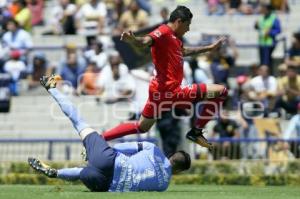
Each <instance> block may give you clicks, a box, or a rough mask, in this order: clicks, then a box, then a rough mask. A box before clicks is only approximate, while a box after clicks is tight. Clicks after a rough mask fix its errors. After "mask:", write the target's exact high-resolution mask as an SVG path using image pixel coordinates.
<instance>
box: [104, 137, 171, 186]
mask: <svg viewBox="0 0 300 199" xmlns="http://www.w3.org/2000/svg"><path fill="white" fill-rule="evenodd" d="M142 144H143V149H142V150H141V151H139V152H138V150H132V149H135V148H137V147H136V146H137V143H136V142H135V143H126V144H125V145H124V144H121V145H122V146H121V145H120V146H121V149H120V150H118V146H114V148H115V150H116V151H117V157H116V159H115V165H114V176H113V180H112V183H111V185H110V189H109V191H112V192H123V191H164V190H166V189H167V188H168V186H169V183H170V179H171V165H170V162H169V160H168V158H167V157H166V156H165V155H164V154H163V153H162V152H161V150H160V149H159V148H158V147H156V146H155V145H154V144H152V143H148V142H143V143H142ZM119 148H120V147H119ZM126 148H128V150H127V151H126Z"/></svg>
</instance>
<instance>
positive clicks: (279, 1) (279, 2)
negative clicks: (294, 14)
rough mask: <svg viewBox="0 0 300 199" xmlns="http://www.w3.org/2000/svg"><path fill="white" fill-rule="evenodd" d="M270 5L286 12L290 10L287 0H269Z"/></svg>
mask: <svg viewBox="0 0 300 199" xmlns="http://www.w3.org/2000/svg"><path fill="white" fill-rule="evenodd" d="M271 5H272V6H273V8H274V9H275V10H277V11H280V12H282V13H288V12H289V11H290V8H289V2H288V0H271Z"/></svg>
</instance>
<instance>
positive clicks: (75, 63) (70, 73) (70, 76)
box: [58, 53, 86, 89]
mask: <svg viewBox="0 0 300 199" xmlns="http://www.w3.org/2000/svg"><path fill="white" fill-rule="evenodd" d="M79 60H80V59H79V57H78V55H77V54H76V53H69V54H67V60H66V62H63V63H62V65H61V66H60V71H59V72H58V74H60V75H61V77H62V78H63V80H64V83H66V85H68V86H70V87H71V88H73V89H76V88H77V86H78V83H79V81H80V78H81V75H82V74H83V73H84V71H85V67H86V66H85V63H84V62H80V61H79Z"/></svg>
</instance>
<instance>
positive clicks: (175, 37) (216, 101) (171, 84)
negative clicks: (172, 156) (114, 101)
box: [102, 6, 227, 148]
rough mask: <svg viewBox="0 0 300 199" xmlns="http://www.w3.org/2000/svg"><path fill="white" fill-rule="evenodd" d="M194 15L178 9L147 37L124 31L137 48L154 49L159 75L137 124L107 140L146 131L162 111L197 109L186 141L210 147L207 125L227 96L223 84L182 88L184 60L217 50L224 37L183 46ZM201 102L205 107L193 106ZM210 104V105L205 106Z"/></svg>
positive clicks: (111, 132) (107, 134)
mask: <svg viewBox="0 0 300 199" xmlns="http://www.w3.org/2000/svg"><path fill="white" fill-rule="evenodd" d="M192 17H193V14H192V13H191V11H190V10H189V9H188V8H187V7H185V6H178V7H177V8H176V9H175V10H174V11H173V12H172V13H171V15H170V19H169V22H168V23H167V24H163V25H161V26H159V27H158V28H157V29H155V30H154V31H153V32H151V33H150V34H148V35H146V36H144V37H136V36H134V34H133V33H132V32H131V31H128V32H123V33H122V35H121V40H122V41H124V42H128V43H130V44H132V45H135V46H138V47H151V55H152V60H153V64H154V65H155V69H156V72H157V74H156V76H155V77H154V78H153V79H152V80H151V81H150V85H149V97H148V101H147V103H146V105H145V107H144V110H143V112H142V116H141V118H140V120H139V121H138V122H135V123H133V122H130V123H129V122H128V123H122V124H120V125H118V126H117V127H115V128H113V129H110V130H108V131H106V132H104V133H102V136H103V137H104V139H105V140H111V139H115V138H117V137H121V136H125V135H129V134H135V133H144V132H147V131H148V130H149V129H150V128H151V127H152V125H153V124H154V123H155V122H156V119H158V118H159V117H160V116H161V113H162V112H163V111H170V110H172V108H174V107H176V108H184V109H186V108H195V107H196V109H195V110H196V114H197V119H196V121H195V124H194V127H193V128H192V129H191V130H190V131H189V132H188V133H187V134H186V138H187V139H189V140H191V141H193V142H195V143H198V144H199V145H201V146H203V147H207V148H211V147H212V145H211V144H210V143H208V141H207V140H206V139H205V137H204V136H203V128H204V126H205V125H206V123H207V122H208V121H209V120H210V119H212V118H213V116H214V114H212V113H217V112H218V109H219V106H220V105H221V104H222V102H223V101H224V100H225V98H226V96H227V89H226V88H225V87H224V86H223V85H216V84H211V85H206V84H192V85H189V86H181V82H182V79H183V57H184V56H189V55H195V54H199V53H204V52H208V51H211V50H215V49H218V48H219V47H220V46H221V45H222V43H223V42H224V40H225V38H224V37H221V38H220V39H218V40H217V41H216V42H215V43H213V44H211V45H208V46H201V47H193V48H188V47H183V43H182V36H183V35H184V34H185V33H186V32H187V31H189V26H190V24H191V20H192ZM198 102H201V103H202V104H203V105H202V106H201V107H200V108H199V107H197V106H194V105H195V104H197V103H198ZM203 102H207V103H203Z"/></svg>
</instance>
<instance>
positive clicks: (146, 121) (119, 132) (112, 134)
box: [102, 102, 156, 140]
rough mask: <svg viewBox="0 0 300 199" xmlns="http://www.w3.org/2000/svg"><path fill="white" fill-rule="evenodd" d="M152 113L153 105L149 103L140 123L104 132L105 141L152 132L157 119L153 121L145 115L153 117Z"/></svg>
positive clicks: (131, 123) (121, 125) (122, 125)
mask: <svg viewBox="0 0 300 199" xmlns="http://www.w3.org/2000/svg"><path fill="white" fill-rule="evenodd" d="M152 111H153V107H152V105H151V104H150V103H149V102H147V104H146V105H145V108H144V111H143V113H142V116H141V117H140V119H139V121H135V122H124V123H121V124H119V125H118V126H116V127H114V128H112V129H110V130H108V131H105V132H103V133H102V136H103V137H104V139H105V140H112V139H115V138H119V137H123V136H126V135H131V134H138V133H145V132H147V131H149V130H150V128H151V127H152V126H153V124H154V123H155V122H156V119H153V117H145V116H143V115H151V114H150V113H151V112H152Z"/></svg>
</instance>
